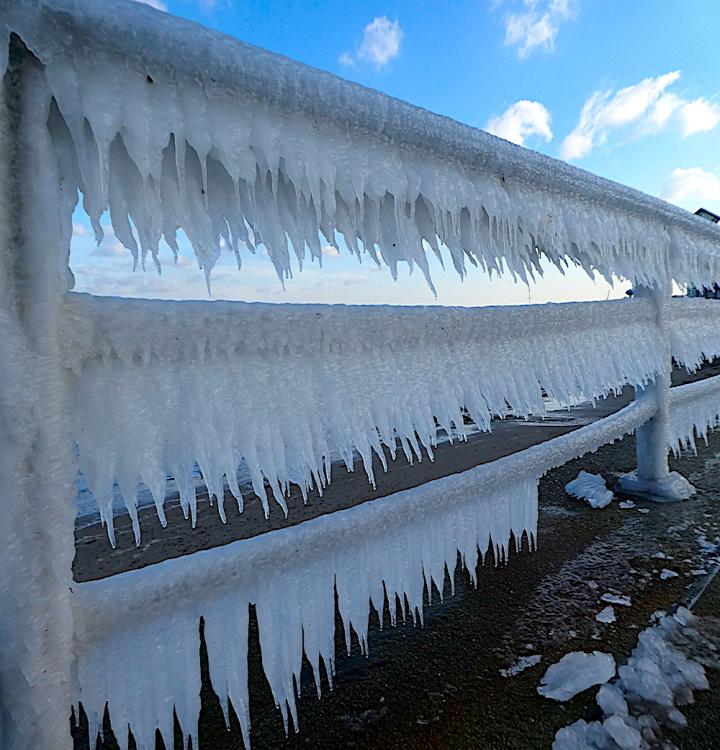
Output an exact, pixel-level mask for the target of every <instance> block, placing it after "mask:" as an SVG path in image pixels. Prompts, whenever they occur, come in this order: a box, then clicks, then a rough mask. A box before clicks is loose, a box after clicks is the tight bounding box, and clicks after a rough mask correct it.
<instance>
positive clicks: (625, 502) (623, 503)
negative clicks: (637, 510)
mask: <svg viewBox="0 0 720 750" xmlns="http://www.w3.org/2000/svg"><path fill="white" fill-rule="evenodd" d="M618 505H619V506H620V507H621V508H622V509H623V510H629V509H630V508H634V507H635V503H634V502H633V501H632V500H621V501H620V502H619V503H618Z"/></svg>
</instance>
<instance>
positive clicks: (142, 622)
mask: <svg viewBox="0 0 720 750" xmlns="http://www.w3.org/2000/svg"><path fill="white" fill-rule="evenodd" d="M653 413H654V406H653V405H652V403H650V402H645V403H642V404H641V403H635V404H632V405H630V406H629V407H626V408H625V409H623V410H622V411H620V412H618V413H616V414H614V415H612V416H611V417H609V418H606V419H603V420H601V421H599V422H596V423H595V424H593V425H589V426H587V427H583V428H580V429H578V430H576V431H575V432H573V433H571V434H569V435H564V436H562V437H560V438H556V439H554V440H551V441H548V442H547V443H544V444H542V445H539V446H535V447H533V448H529V449H527V450H524V451H522V452H520V453H516V454H514V455H511V456H507V457H506V458H502V459H500V460H498V461H494V462H492V463H490V464H485V465H482V466H478V467H477V468H475V469H470V470H469V471H465V472H462V473H460V474H455V475H452V476H448V477H445V478H443V479H438V480H435V481H432V482H428V483H427V484H424V485H422V486H421V487H416V488H414V489H411V490H405V491H402V492H398V493H395V494H393V495H388V496H387V497H384V498H381V499H379V500H375V501H371V502H367V503H363V504H361V505H357V506H355V507H353V508H349V509H347V510H343V511H338V512H336V513H332V514H329V515H325V516H321V517H320V518H316V519H314V520H312V521H308V522H305V523H302V524H299V525H297V526H293V527H291V528H287V529H281V530H278V531H273V532H269V533H267V534H265V535H262V536H258V537H255V538H253V539H248V540H243V541H238V542H234V543H232V544H230V545H226V546H224V547H221V548H217V549H212V550H207V551H204V552H198V553H195V554H193V555H189V556H187V557H184V558H179V559H173V560H167V561H165V562H162V563H159V564H157V565H153V566H150V567H147V568H144V569H142V570H137V571H132V572H129V573H123V574H121V575H117V576H113V577H112V578H111V579H105V580H100V581H94V582H89V583H81V584H78V585H77V586H76V587H75V595H74V604H73V607H74V611H75V615H76V626H77V633H78V636H79V638H80V639H81V640H82V642H83V643H84V644H85V648H84V649H83V652H82V654H81V655H80V657H79V663H78V679H79V683H80V690H81V692H80V700H81V701H82V703H83V706H84V708H85V710H86V713H87V714H88V718H89V722H90V737H91V738H93V737H95V733H96V732H97V730H98V728H99V727H100V724H101V720H102V716H103V711H104V708H105V702H106V701H107V703H108V708H109V711H110V716H111V717H112V721H113V726H114V727H116V729H115V736H116V738H117V740H118V742H119V743H120V746H121V748H123V750H124V748H126V747H127V744H126V743H127V734H126V732H125V728H126V727H127V726H128V724H129V725H130V728H131V730H132V732H133V736H134V738H135V740H136V743H137V747H138V748H139V750H152V749H153V748H154V746H155V745H154V743H155V729H156V728H160V730H161V732H162V735H163V737H164V739H165V743H166V745H167V743H168V742H170V741H171V738H172V737H173V709H174V710H175V712H176V714H177V717H178V720H179V722H180V724H181V727H182V729H183V731H184V733H185V735H186V736H187V735H191V736H192V737H193V745H192V746H193V747H197V746H198V745H197V735H196V726H197V716H198V713H199V709H200V665H199V660H198V659H197V658H193V659H191V658H189V656H190V655H192V656H193V657H196V655H197V630H198V619H199V617H200V616H201V615H202V616H203V617H204V620H205V640H206V644H207V649H208V659H209V666H210V675H211V679H212V683H213V688H214V690H215V692H216V693H217V694H218V696H219V698H220V702H221V705H222V706H223V710H224V711H225V712H226V721H227V722H228V726H229V725H230V724H229V718H228V716H227V711H228V700H230V702H231V703H232V705H233V707H234V710H235V712H236V714H237V716H238V718H239V719H240V725H241V727H242V731H243V737H244V739H245V746H246V747H248V746H249V729H250V715H249V710H248V706H249V698H248V685H247V643H248V632H247V629H248V606H249V604H250V603H253V604H254V605H255V607H256V612H257V618H258V627H259V637H260V646H261V651H262V663H263V669H264V672H265V675H266V676H267V678H268V682H269V683H270V687H271V689H272V692H273V695H274V698H275V702H276V704H277V705H278V707H279V708H280V710H281V712H282V715H283V720H284V721H285V726H286V728H287V726H288V711H289V713H290V714H291V716H292V720H293V724H294V726H295V728H296V730H297V728H298V716H297V709H296V696H295V685H297V686H298V687H299V686H300V670H301V666H302V660H303V654H305V656H307V658H308V661H309V662H310V665H311V666H312V669H313V672H314V676H315V681H316V685H317V689H318V692H319V691H320V674H321V673H320V660H321V659H322V661H323V662H324V665H325V668H326V670H327V675H328V679H329V680H330V684H331V685H332V678H333V672H334V663H335V646H334V631H335V594H336V593H337V604H338V609H339V612H340V615H341V617H342V620H343V625H344V630H345V640H346V644H347V647H348V650H349V649H350V633H351V628H352V630H353V631H354V632H355V634H356V636H357V638H358V639H359V642H360V645H361V648H362V649H363V650H364V651H367V648H368V616H369V603H372V606H373V607H374V608H375V609H376V610H377V612H378V614H379V616H380V621H381V624H382V617H383V610H384V606H385V599H386V597H387V601H388V605H389V611H390V618H391V623H392V624H394V623H395V620H396V618H397V617H398V614H399V612H398V607H397V604H398V602H399V603H400V607H401V608H400V614H401V615H402V618H403V620H405V618H406V617H407V615H408V614H409V615H410V616H411V617H412V618H413V620H414V621H415V620H416V618H419V619H420V620H421V621H422V617H423V597H424V589H425V590H426V591H427V592H428V593H431V592H432V587H433V586H434V587H435V589H436V590H437V591H438V592H440V595H442V593H443V589H444V582H445V575H446V572H447V574H448V575H449V577H450V581H451V585H452V583H453V581H454V574H455V570H456V565H457V557H458V552H459V553H460V559H461V562H462V565H463V566H464V567H465V568H466V569H467V571H468V572H469V574H470V576H471V578H472V579H473V580H475V576H476V566H477V564H478V561H479V560H481V561H482V560H483V559H484V558H485V556H486V555H487V552H488V550H489V548H490V547H491V546H492V548H493V552H494V559H495V561H496V562H497V561H498V560H502V559H504V558H505V557H506V555H507V553H508V543H509V540H510V534H511V533H512V534H513V536H514V538H515V542H516V544H519V542H520V540H521V539H522V537H523V535H525V536H526V538H527V542H528V543H529V544H530V545H531V546H532V545H533V544H534V540H535V534H536V525H537V488H538V480H539V478H540V477H541V476H542V475H543V474H544V473H545V472H546V471H548V470H550V469H551V468H553V467H555V466H559V465H561V464H563V463H566V462H567V461H569V460H571V459H573V458H576V457H578V456H580V455H582V454H584V453H587V452H588V451H594V450H597V448H599V447H600V446H602V445H604V444H606V443H609V442H612V441H614V440H617V439H620V438H622V437H623V436H624V435H625V434H627V433H629V432H632V431H633V430H635V429H636V428H637V427H638V426H639V425H640V424H642V423H643V422H645V421H647V420H648V419H649V418H650V417H652V415H653ZM406 601H407V603H408V608H407V610H406V607H405V602H406ZM157 633H162V639H160V641H159V640H158V638H157ZM139 674H142V676H143V677H142V680H143V683H142V689H140V687H139V685H138V681H137V675H139ZM118 728H120V731H118Z"/></svg>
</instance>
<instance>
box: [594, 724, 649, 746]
mask: <svg viewBox="0 0 720 750" xmlns="http://www.w3.org/2000/svg"><path fill="white" fill-rule="evenodd" d="M603 729H605V730H606V731H607V733H608V734H609V735H610V736H611V737H612V738H613V740H615V743H616V744H617V745H619V746H620V747H621V748H622V749H623V750H639V748H640V747H641V746H642V736H641V734H640V732H638V730H637V729H635V728H634V727H631V726H629V725H628V724H627V723H626V722H625V721H623V719H622V717H620V716H610V717H609V718H607V719H605V721H604V722H603Z"/></svg>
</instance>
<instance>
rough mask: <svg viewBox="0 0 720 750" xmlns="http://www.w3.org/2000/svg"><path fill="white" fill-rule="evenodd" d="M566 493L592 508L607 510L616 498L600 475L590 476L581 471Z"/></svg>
mask: <svg viewBox="0 0 720 750" xmlns="http://www.w3.org/2000/svg"><path fill="white" fill-rule="evenodd" d="M565 492H567V493H568V495H571V496H572V497H576V498H578V500H586V501H587V502H588V503H589V505H590V507H591V508H605V507H606V506H608V505H610V503H611V502H612V500H613V497H614V495H613V493H612V491H611V490H609V489H608V488H607V487H606V486H605V480H604V479H603V478H602V477H601V476H600V475H599V474H589V473H588V472H587V471H581V472H580V473H579V474H578V475H577V477H575V479H573V480H572V482H568V483H567V484H566V485H565Z"/></svg>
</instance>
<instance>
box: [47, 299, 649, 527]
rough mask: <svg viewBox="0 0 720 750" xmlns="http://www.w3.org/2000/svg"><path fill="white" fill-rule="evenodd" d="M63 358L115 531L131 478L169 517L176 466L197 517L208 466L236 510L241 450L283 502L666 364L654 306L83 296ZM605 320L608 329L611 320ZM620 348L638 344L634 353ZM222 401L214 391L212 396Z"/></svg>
mask: <svg viewBox="0 0 720 750" xmlns="http://www.w3.org/2000/svg"><path fill="white" fill-rule="evenodd" d="M63 319H64V321H65V326H66V328H65V330H64V335H63V337H62V341H63V345H64V347H65V348H66V352H67V359H66V366H67V367H68V368H73V370H74V371H75V372H76V376H75V378H76V381H75V387H74V388H73V392H74V393H75V399H76V401H75V408H74V410H73V415H74V417H73V418H74V420H75V434H76V437H77V441H78V444H79V447H80V454H79V455H80V466H81V468H82V470H83V473H84V474H85V477H86V479H87V482H88V486H89V487H90V489H91V491H92V492H93V493H94V494H95V496H96V498H97V500H98V503H99V506H100V509H101V512H102V516H103V519H104V520H105V521H106V523H108V526H109V530H110V533H111V534H112V510H111V501H112V486H113V481H117V482H118V485H119V487H120V490H121V491H122V493H123V495H124V498H125V502H126V505H127V507H128V510H129V511H130V513H131V515H132V516H133V519H134V521H135V528H136V534H139V527H138V525H137V518H136V511H135V505H136V496H137V489H138V484H139V483H140V482H142V483H144V484H145V485H147V487H148V488H150V490H151V491H152V492H153V494H154V497H155V502H156V505H157V508H158V512H159V514H160V517H161V519H162V518H164V515H163V503H164V500H165V481H166V476H167V475H171V476H173V477H175V479H176V480H177V483H178V486H179V488H180V497H181V501H182V503H183V505H184V507H185V510H186V513H187V512H189V513H190V514H191V515H192V516H193V518H194V516H195V502H196V501H195V484H194V481H193V477H192V472H193V468H194V466H195V463H196V462H197V464H198V465H199V467H200V470H201V471H202V475H203V477H204V479H205V482H206V484H207V487H208V490H209V492H210V493H211V494H213V495H215V496H216V497H217V499H218V501H219V503H218V507H219V510H220V513H221V514H223V513H224V509H223V493H224V489H223V488H224V486H227V487H229V489H230V491H231V492H232V493H233V495H234V496H235V498H236V499H237V501H238V503H239V504H240V507H241V508H242V496H241V493H240V488H239V487H238V483H237V480H236V472H237V468H238V463H239V461H240V459H241V458H243V459H244V460H245V461H246V463H247V466H248V468H249V470H250V474H251V477H252V483H253V488H254V491H255V493H256V494H257V495H258V496H259V497H260V498H261V499H262V501H263V503H264V505H265V510H266V512H267V511H268V503H267V490H266V482H267V483H268V484H269V487H270V490H271V492H272V495H273V496H274V498H275V500H276V501H277V502H278V503H279V504H280V505H281V506H283V507H284V503H285V501H284V495H285V493H286V492H287V490H288V487H289V484H290V483H291V482H294V483H297V484H298V485H300V487H301V489H302V490H303V492H306V491H307V489H308V488H310V487H312V486H315V487H317V488H319V489H320V490H322V488H323V487H324V486H325V484H326V483H327V482H328V481H329V480H330V457H331V455H340V456H342V457H343V458H344V460H345V462H346V464H347V466H348V467H349V468H352V466H353V451H356V452H357V453H359V454H360V456H361V457H362V462H363V465H364V468H365V470H366V472H367V474H368V478H369V480H370V481H371V482H373V481H374V479H373V468H372V458H373V454H376V455H377V456H378V457H379V458H380V460H381V462H383V464H384V462H385V455H384V453H383V450H382V446H383V445H385V446H387V447H388V448H390V450H391V451H392V452H393V453H394V452H395V451H396V449H397V445H396V444H397V443H398V442H399V444H400V447H401V450H402V451H403V452H404V454H405V456H406V457H407V459H408V460H409V461H413V460H421V459H422V458H423V456H426V457H427V456H428V455H429V456H430V457H432V450H433V446H434V445H435V442H436V437H437V431H438V427H439V428H440V429H442V430H445V431H446V432H447V433H448V434H449V435H450V436H451V437H458V438H463V437H464V434H465V427H464V418H463V415H464V414H466V415H467V416H469V417H470V418H471V419H472V420H473V421H474V422H475V423H476V424H477V425H478V426H479V427H480V428H482V429H489V428H490V422H491V419H492V418H493V417H495V416H506V415H508V414H514V415H517V416H526V415H529V414H543V413H544V409H545V406H544V400H543V389H544V391H545V393H546V394H548V395H550V396H551V397H553V398H556V399H558V400H560V401H563V402H570V401H573V400H576V399H578V398H594V397H597V396H601V395H605V394H607V393H609V392H612V391H616V390H618V389H619V388H621V387H622V385H624V384H625V383H632V384H636V383H641V384H642V383H645V382H647V381H648V380H649V379H651V378H652V377H653V376H654V373H655V372H656V370H657V368H658V367H659V366H660V359H659V352H660V348H659V345H658V335H659V334H658V330H657V327H656V326H655V323H654V313H653V310H652V306H651V305H650V304H649V303H648V302H647V301H646V300H635V301H633V302H616V303H606V302H603V303H571V304H566V305H542V306H523V307H509V308H500V307H498V308H438V307H426V308H423V307H417V308H399V307H381V306H373V307H350V306H327V305H265V304H245V303H219V302H199V303H188V302H182V303H172V302H151V301H130V300H113V299H100V298H92V297H89V296H86V295H82V296H81V295H69V296H68V298H67V300H66V302H65V306H64V316H63ZM600 320H602V326H601V325H600V324H599V321H600ZM618 342H623V344H622V345H619V344H618ZM210 394H211V395H210Z"/></svg>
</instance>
